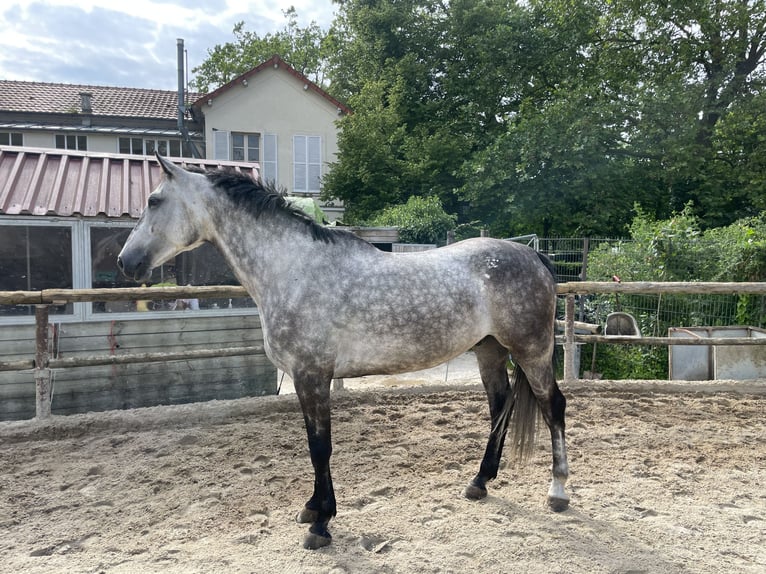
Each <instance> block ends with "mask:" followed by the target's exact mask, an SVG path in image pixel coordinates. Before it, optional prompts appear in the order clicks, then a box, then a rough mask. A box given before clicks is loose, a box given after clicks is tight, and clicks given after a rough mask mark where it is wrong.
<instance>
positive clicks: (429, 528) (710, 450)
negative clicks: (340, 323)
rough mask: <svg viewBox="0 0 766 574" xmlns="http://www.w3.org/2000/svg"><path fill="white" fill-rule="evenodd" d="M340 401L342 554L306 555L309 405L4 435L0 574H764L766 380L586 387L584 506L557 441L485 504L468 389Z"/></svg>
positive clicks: (68, 420) (338, 537)
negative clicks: (552, 495)
mask: <svg viewBox="0 0 766 574" xmlns="http://www.w3.org/2000/svg"><path fill="white" fill-rule="evenodd" d="M466 383H468V384H460V385H454V386H433V385H432V386H428V387H425V388H403V389H383V388H381V387H380V386H376V387H374V388H370V387H368V388H365V389H351V390H346V391H341V392H338V393H336V394H335V398H334V411H333V416H334V418H333V425H334V426H333V433H334V445H335V451H334V455H333V459H332V465H333V477H334V480H335V490H336V495H337V498H338V516H337V518H336V519H335V520H333V522H331V532H332V534H333V537H334V538H333V544H332V545H331V546H330V547H328V548H324V549H321V550H318V551H307V550H304V549H303V548H302V547H301V541H302V539H303V535H304V533H305V531H306V527H305V526H304V525H299V524H296V523H295V522H294V516H295V514H296V513H297V511H298V510H299V509H300V508H301V507H302V505H303V503H304V502H305V501H306V499H307V498H308V496H309V495H310V490H311V484H312V473H311V468H310V463H309V460H308V449H307V447H306V441H305V434H304V430H303V423H302V418H301V415H300V411H299V408H298V405H297V401H296V398H295V396H294V395H287V396H279V397H265V398H258V399H242V400H237V401H227V402H224V401H221V402H211V403H204V404H197V405H184V406H177V407H156V408H149V409H139V410H135V411H126V412H110V413H100V414H88V415H76V416H71V417H57V418H54V420H53V421H52V422H50V423H47V424H45V425H41V424H38V423H34V422H18V423H0V469H2V471H1V473H0V531H1V532H2V537H0V563H1V564H2V565H3V568H2V570H3V571H5V572H25V573H37V572H46V573H48V572H55V573H65V572H77V573H98V572H105V573H109V574H112V573H129V572H130V573H134V572H140V573H143V572H157V573H160V572H161V573H184V574H189V573H206V574H209V573H218V572H220V573H248V572H275V573H284V572H296V573H304V572H305V573H313V572H317V573H319V572H322V573H328V572H330V573H333V574H341V573H377V572H380V573H408V572H416V573H418V574H426V573H448V572H455V573H462V572H509V573H510V572H529V573H535V574H538V573H554V572H555V573H567V574H571V573H588V574H595V573H604V574H606V573H626V574H627V573H642V572H646V573H660V572H662V573H676V572H677V573H711V574H712V573H716V574H717V573H719V572H744V573H750V572H751V573H756V572H758V573H763V572H766V522H764V510H765V509H766V490H764V485H765V484H766V473H765V472H764V471H765V470H766V416H764V413H765V412H766V390H765V389H766V383H762V382H761V383H760V384H759V383H758V382H756V383H748V384H745V383H729V384H726V383H718V384H713V383H704V384H699V383H694V384H692V383H680V384H669V383H658V382H654V383H653V382H619V383H615V382H608V381H606V382H605V381H581V382H578V383H576V384H572V385H562V389H563V390H564V392H565V394H566V395H567V397H568V399H569V411H568V439H569V454H570V470H571V477H570V483H569V485H570V494H571V496H572V504H571V508H570V509H569V510H567V511H566V512H563V513H561V514H554V513H551V512H550V511H548V510H547V508H546V506H545V495H546V491H547V486H548V481H549V472H548V468H549V465H550V446H549V444H550V443H549V440H548V437H547V435H541V439H540V440H539V441H538V448H537V451H536V453H535V455H534V456H533V458H532V460H531V461H530V462H529V463H528V464H526V465H524V466H518V465H516V464H515V463H514V462H513V461H509V462H507V463H506V464H505V466H504V468H503V469H502V470H501V473H500V476H499V477H498V479H497V480H496V481H494V482H493V483H490V495H489V497H488V498H487V499H486V500H484V501H480V502H471V501H469V500H466V499H464V498H463V497H462V496H461V491H462V489H463V487H464V486H465V485H466V484H467V482H468V481H469V480H470V479H471V477H472V476H473V474H474V473H475V472H476V470H477V468H478V464H479V461H480V459H481V455H482V453H483V449H484V441H485V439H486V432H487V430H488V419H487V416H488V415H487V406H486V399H485V395H484V393H483V391H482V390H481V388H480V386H478V385H477V384H475V381H474V382H468V381H466Z"/></svg>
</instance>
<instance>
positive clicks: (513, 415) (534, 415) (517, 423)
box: [498, 251, 556, 461]
mask: <svg viewBox="0 0 766 574" xmlns="http://www.w3.org/2000/svg"><path fill="white" fill-rule="evenodd" d="M536 253H537V257H538V258H539V259H540V262H541V263H542V264H543V265H544V266H545V268H546V269H548V271H549V272H550V274H551V275H552V276H553V280H554V281H556V268H555V266H554V265H553V262H552V261H551V260H550V259H549V258H548V257H547V256H546V255H545V254H543V253H540V252H539V251H537V252H536ZM552 333H553V335H554V337H555V333H556V329H555V326H554V328H553V331H552ZM551 362H552V363H553V364H552V365H551V366H552V368H553V372H554V373H555V372H556V345H555V343H554V345H553V353H552V356H551ZM539 418H540V406H539V403H538V402H537V397H535V395H534V393H533V392H532V387H530V386H529V380H528V379H527V374H526V373H525V372H524V370H523V369H522V368H521V366H520V365H518V364H516V365H515V366H514V368H513V374H512V376H511V392H510V393H509V395H508V398H507V399H506V401H505V406H504V407H503V413H502V414H501V416H500V419H499V420H498V427H499V429H508V428H509V427H510V435H511V436H510V439H511V449H512V451H513V454H514V455H515V456H516V457H517V459H518V460H520V461H525V460H527V459H528V458H529V456H530V455H531V454H532V451H533V450H534V447H535V440H536V438H537V426H538V420H539Z"/></svg>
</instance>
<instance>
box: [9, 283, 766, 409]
mask: <svg viewBox="0 0 766 574" xmlns="http://www.w3.org/2000/svg"><path fill="white" fill-rule="evenodd" d="M557 293H558V294H559V295H563V296H565V299H566V305H565V316H564V321H563V322H562V321H559V322H558V323H559V325H560V326H561V327H563V331H564V335H563V337H558V338H557V339H558V341H559V342H560V343H562V344H563V347H564V380H572V379H575V378H576V376H577V374H576V373H575V372H574V361H575V351H576V344H577V343H590V342H599V343H618V344H630V345H763V344H766V338H762V339H757V338H752V339H751V338H742V337H737V338H671V337H626V336H609V335H600V334H591V335H583V334H577V333H576V329H580V330H583V329H585V330H590V331H591V332H594V331H597V329H595V328H593V326H589V325H585V324H581V323H578V322H576V321H575V320H574V317H575V297H576V296H577V295H594V294H619V293H632V294H638V293H640V294H665V293H673V294H707V295H711V294H713V295H745V294H751V295H766V283H755V282H750V283H701V282H700V283H696V282H694V283H687V282H665V283H655V282H630V283H613V282H595V281H582V282H571V283H561V284H559V285H558V286H557ZM246 296H247V292H246V291H245V289H244V288H243V287H236V286H227V285H221V286H207V287H189V286H187V287H129V288H117V289H43V290H42V291H0V305H9V304H13V305H35V322H36V353H35V358H34V359H33V360H32V359H26V360H16V361H5V362H2V361H0V371H16V370H26V369H34V370H35V382H36V397H37V398H36V410H37V416H38V417H40V418H44V417H48V416H50V412H51V410H50V409H51V404H50V380H51V377H50V370H51V369H62V368H68V367H82V366H93V365H109V364H118V363H120V364H121V363H137V362H156V361H174V360H184V359H189V358H208V357H216V356H238V355H247V354H250V353H253V352H260V351H262V350H263V348H262V347H233V348H228V349H199V350H195V351H183V352H174V353H141V354H135V355H120V356H114V355H103V356H91V357H69V358H65V359H51V358H50V357H49V356H48V328H47V327H48V320H49V316H48V307H49V306H50V305H61V304H65V303H74V302H88V301H91V302H93V301H139V300H163V299H186V298H199V299H204V298H227V297H246Z"/></svg>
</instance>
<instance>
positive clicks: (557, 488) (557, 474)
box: [543, 386, 569, 512]
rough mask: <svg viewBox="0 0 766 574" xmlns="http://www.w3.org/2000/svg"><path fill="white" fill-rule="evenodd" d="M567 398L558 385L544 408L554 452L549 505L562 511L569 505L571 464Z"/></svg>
mask: <svg viewBox="0 0 766 574" xmlns="http://www.w3.org/2000/svg"><path fill="white" fill-rule="evenodd" d="M565 410H566V399H565V398H564V395H563V394H562V393H561V391H560V390H559V388H558V386H556V388H555V390H554V392H553V396H552V397H551V399H550V400H549V401H548V405H547V408H544V409H543V416H544V418H545V422H546V423H547V424H548V427H549V428H550V431H551V451H552V453H553V466H552V468H551V470H552V475H553V477H552V480H551V486H550V488H549V490H548V505H549V506H550V507H551V509H552V510H554V511H556V512H560V511H562V510H566V508H568V506H569V495H568V494H567V493H566V491H565V490H564V487H565V485H566V482H567V479H568V478H569V465H568V462H567V447H566V438H565V433H564V429H565V426H566V425H565V420H564V413H565Z"/></svg>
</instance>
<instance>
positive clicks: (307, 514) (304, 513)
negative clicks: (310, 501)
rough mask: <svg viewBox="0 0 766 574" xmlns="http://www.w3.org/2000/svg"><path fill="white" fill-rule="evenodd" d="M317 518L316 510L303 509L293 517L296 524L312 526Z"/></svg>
mask: <svg viewBox="0 0 766 574" xmlns="http://www.w3.org/2000/svg"><path fill="white" fill-rule="evenodd" d="M318 518H319V513H318V512H317V511H316V510H311V509H310V508H304V509H303V510H301V511H300V512H299V513H298V516H296V517H295V521H296V522H297V523H298V524H313V523H314V522H316V521H317V519H318Z"/></svg>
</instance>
